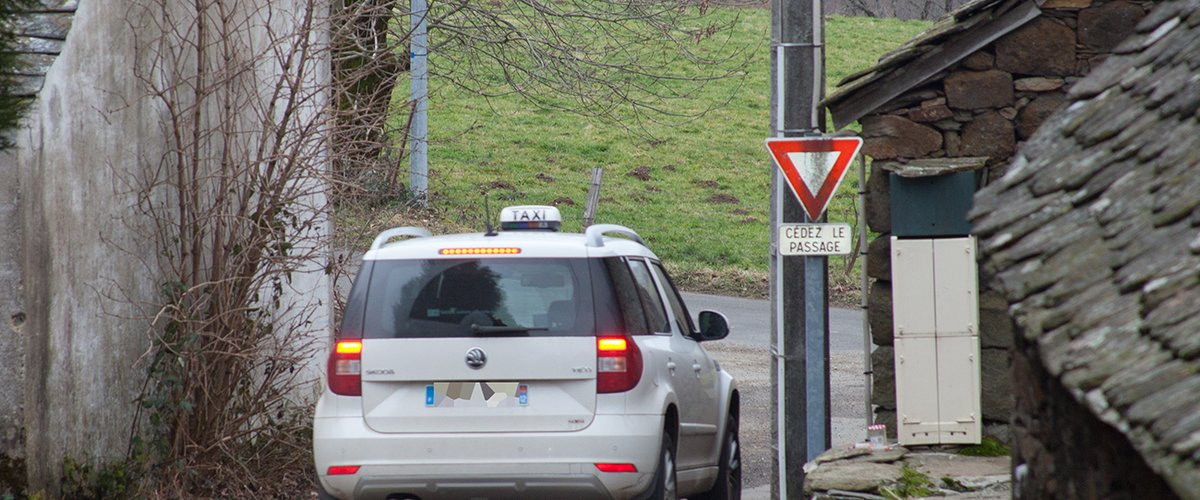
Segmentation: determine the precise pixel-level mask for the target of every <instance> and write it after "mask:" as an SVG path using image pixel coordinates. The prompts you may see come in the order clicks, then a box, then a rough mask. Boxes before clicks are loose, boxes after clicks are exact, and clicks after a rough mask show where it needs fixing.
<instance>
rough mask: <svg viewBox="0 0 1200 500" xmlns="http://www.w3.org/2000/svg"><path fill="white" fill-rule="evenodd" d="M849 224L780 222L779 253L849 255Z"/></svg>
mask: <svg viewBox="0 0 1200 500" xmlns="http://www.w3.org/2000/svg"><path fill="white" fill-rule="evenodd" d="M852 233H853V232H852V231H851V230H850V224H846V223H842V222H836V223H829V224H780V225H779V255H849V254H850V253H852V252H853V251H854V247H853V246H852V245H853V241H852V238H851V234H852Z"/></svg>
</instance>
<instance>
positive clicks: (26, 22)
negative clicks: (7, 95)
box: [13, 0, 79, 97]
mask: <svg viewBox="0 0 1200 500" xmlns="http://www.w3.org/2000/svg"><path fill="white" fill-rule="evenodd" d="M78 7H79V2H78V0H40V1H38V2H35V4H34V7H33V8H31V9H30V10H29V11H28V12H26V13H24V14H22V15H21V16H20V18H19V19H18V20H17V26H16V28H17V29H16V34H17V37H16V47H15V48H16V51H17V52H19V53H20V54H21V55H20V58H19V59H20V63H21V64H22V67H21V69H19V70H18V73H17V74H16V75H15V76H16V77H17V78H16V80H17V82H16V87H15V88H14V90H13V94H14V95H17V96H22V97H33V96H36V95H37V93H38V92H40V91H41V90H42V84H43V83H44V82H45V77H46V71H48V70H49V69H50V65H51V64H53V63H54V59H55V58H57V57H58V55H59V54H60V53H61V52H62V47H63V44H64V43H65V42H66V39H67V32H68V31H70V29H71V22H72V20H73V19H74V18H75V11H76V9H78Z"/></svg>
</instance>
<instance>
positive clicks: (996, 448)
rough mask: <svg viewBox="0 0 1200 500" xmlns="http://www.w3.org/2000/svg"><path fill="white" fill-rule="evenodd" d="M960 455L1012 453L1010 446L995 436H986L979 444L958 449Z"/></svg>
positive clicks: (992, 455) (1005, 454)
mask: <svg viewBox="0 0 1200 500" xmlns="http://www.w3.org/2000/svg"><path fill="white" fill-rule="evenodd" d="M958 454H959V455H966V456H968V457H1006V456H1009V455H1011V454H1012V450H1009V448H1008V446H1007V445H1005V444H1004V443H1002V442H1000V440H999V439H996V438H995V437H993V436H984V437H983V439H982V440H981V441H980V442H979V444H977V445H975V446H967V447H965V448H963V449H961V450H959V451H958Z"/></svg>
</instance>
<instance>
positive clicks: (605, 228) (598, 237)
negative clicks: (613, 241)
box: [583, 224, 646, 247]
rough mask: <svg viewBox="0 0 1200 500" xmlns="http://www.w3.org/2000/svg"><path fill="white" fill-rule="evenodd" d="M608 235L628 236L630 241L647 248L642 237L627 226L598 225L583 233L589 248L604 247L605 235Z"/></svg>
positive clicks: (589, 227)
mask: <svg viewBox="0 0 1200 500" xmlns="http://www.w3.org/2000/svg"><path fill="white" fill-rule="evenodd" d="M606 233H616V234H619V235H621V236H628V237H629V239H631V240H633V241H636V242H638V244H640V245H642V246H646V242H645V241H643V240H642V237H641V236H638V234H637V233H635V232H633V230H632V229H629V228H627V227H625V226H618V225H616V224H596V225H594V226H588V228H587V231H585V232H584V233H583V236H584V238H585V239H586V240H587V243H586V244H587V246H589V247H602V246H604V235H605V234H606Z"/></svg>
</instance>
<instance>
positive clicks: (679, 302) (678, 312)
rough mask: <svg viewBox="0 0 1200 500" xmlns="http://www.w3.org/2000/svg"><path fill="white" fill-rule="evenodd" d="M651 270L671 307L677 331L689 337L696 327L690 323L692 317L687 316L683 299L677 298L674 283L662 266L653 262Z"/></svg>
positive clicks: (677, 293) (677, 291)
mask: <svg viewBox="0 0 1200 500" xmlns="http://www.w3.org/2000/svg"><path fill="white" fill-rule="evenodd" d="M652 269H653V270H654V277H655V278H657V279H658V282H659V283H660V284H662V288H663V290H666V291H667V303H668V304H670V305H671V313H673V314H674V315H675V322H676V324H677V325H678V326H679V331H681V332H683V334H684V335H691V334H692V333H693V332H695V331H696V325H695V324H693V323H692V316H691V315H689V314H688V310H687V306H685V305H684V304H683V297H680V296H679V290H676V289H675V283H674V282H672V281H671V277H670V276H667V270H666V269H663V267H662V264H659V263H658V262H655V263H654V267H653V268H652Z"/></svg>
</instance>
